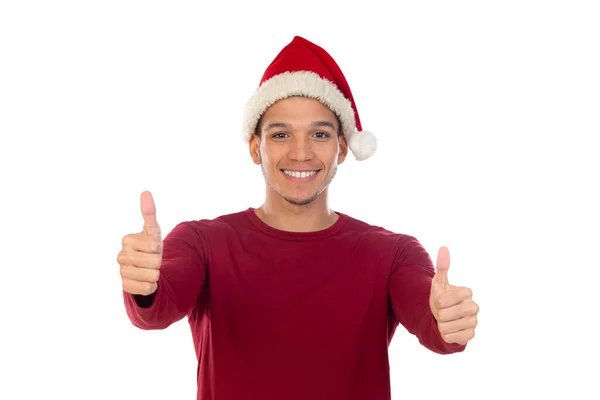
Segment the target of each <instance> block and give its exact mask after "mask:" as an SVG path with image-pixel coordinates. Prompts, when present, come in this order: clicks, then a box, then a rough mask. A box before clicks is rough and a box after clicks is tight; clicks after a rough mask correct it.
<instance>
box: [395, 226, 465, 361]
mask: <svg viewBox="0 0 600 400" xmlns="http://www.w3.org/2000/svg"><path fill="white" fill-rule="evenodd" d="M396 245H397V248H396V256H395V259H394V265H393V267H392V272H391V274H390V278H389V281H388V291H389V296H390V302H391V307H392V309H393V311H394V314H395V316H396V318H397V319H398V321H399V322H400V323H401V324H402V325H403V326H404V327H405V328H406V330H407V331H408V332H410V333H411V334H413V335H415V336H416V337H417V338H418V339H419V342H420V343H421V344H422V345H423V346H425V347H426V348H427V349H429V350H431V351H433V352H436V353H439V354H451V353H457V352H461V351H463V350H464V349H465V348H466V345H460V344H456V343H452V344H450V343H446V342H445V341H444V340H443V339H442V336H441V334H440V331H439V329H438V325H437V321H436V319H435V317H434V316H433V313H432V311H431V307H430V305H429V298H430V293H431V282H432V279H433V276H434V275H435V269H434V267H433V262H432V260H431V257H430V256H429V254H428V253H427V251H426V250H425V249H424V248H423V246H422V245H421V244H420V243H419V241H418V240H417V239H415V238H414V237H412V236H408V235H403V236H402V237H401V238H400V239H399V241H398V242H397V243H396Z"/></svg>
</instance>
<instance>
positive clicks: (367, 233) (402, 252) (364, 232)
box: [347, 216, 429, 263]
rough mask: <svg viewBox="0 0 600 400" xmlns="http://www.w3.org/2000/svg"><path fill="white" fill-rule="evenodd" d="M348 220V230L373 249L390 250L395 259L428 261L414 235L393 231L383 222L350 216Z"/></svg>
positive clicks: (421, 245)
mask: <svg viewBox="0 0 600 400" xmlns="http://www.w3.org/2000/svg"><path fill="white" fill-rule="evenodd" d="M348 221H349V223H348V224H347V229H348V231H352V230H354V232H355V233H356V234H359V235H361V236H362V237H361V240H363V241H364V242H366V243H367V244H368V247H369V248H371V249H373V250H374V251H382V250H384V249H386V250H391V251H393V252H394V254H395V259H396V260H397V261H402V262H419V263H423V262H425V263H429V261H428V260H429V255H428V253H427V251H426V250H425V248H424V247H423V244H422V243H421V242H420V241H419V239H417V237H416V235H414V234H410V233H405V232H398V231H394V230H392V229H390V228H389V227H386V226H384V225H383V224H376V223H369V222H365V221H363V220H360V219H357V218H353V217H350V216H348ZM390 225H391V224H390ZM388 226H389V225H388ZM415 260H416V261H415Z"/></svg>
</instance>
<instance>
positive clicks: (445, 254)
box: [433, 246, 450, 291]
mask: <svg viewBox="0 0 600 400" xmlns="http://www.w3.org/2000/svg"><path fill="white" fill-rule="evenodd" d="M448 269H450V251H449V250H448V248H447V247H446V246H442V247H440V249H439V251H438V256H437V261H436V263H435V276H434V277H433V284H434V285H436V286H437V287H439V288H440V289H441V290H442V291H446V290H447V289H448V288H449V287H450V283H448Z"/></svg>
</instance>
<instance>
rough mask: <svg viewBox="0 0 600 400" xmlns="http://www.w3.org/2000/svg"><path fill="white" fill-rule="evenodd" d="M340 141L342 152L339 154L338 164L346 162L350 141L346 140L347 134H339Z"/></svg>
mask: <svg viewBox="0 0 600 400" xmlns="http://www.w3.org/2000/svg"><path fill="white" fill-rule="evenodd" d="M338 142H339V146H340V152H339V154H338V161H337V163H338V164H341V163H343V162H344V160H345V159H346V156H347V155H348V142H346V136H344V135H343V134H342V135H339V136H338Z"/></svg>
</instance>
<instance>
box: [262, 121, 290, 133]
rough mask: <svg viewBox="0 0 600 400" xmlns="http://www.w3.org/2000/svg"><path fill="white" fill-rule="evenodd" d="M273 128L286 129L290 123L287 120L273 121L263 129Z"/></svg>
mask: <svg viewBox="0 0 600 400" xmlns="http://www.w3.org/2000/svg"><path fill="white" fill-rule="evenodd" d="M273 128H284V129H289V128H290V125H289V124H286V123H285V122H271V123H270V124H268V125H265V126H264V127H263V131H269V130H271V129H273Z"/></svg>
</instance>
